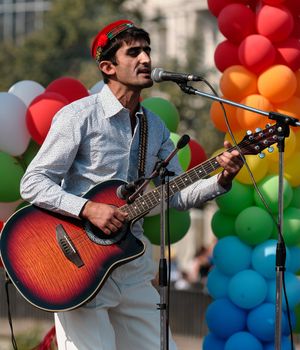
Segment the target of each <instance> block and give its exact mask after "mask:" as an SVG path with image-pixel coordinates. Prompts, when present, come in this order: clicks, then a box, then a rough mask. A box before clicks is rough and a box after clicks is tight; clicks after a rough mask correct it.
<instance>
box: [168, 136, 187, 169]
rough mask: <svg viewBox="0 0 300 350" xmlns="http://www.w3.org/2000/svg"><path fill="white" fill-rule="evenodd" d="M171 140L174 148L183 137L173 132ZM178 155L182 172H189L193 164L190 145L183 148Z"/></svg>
mask: <svg viewBox="0 0 300 350" xmlns="http://www.w3.org/2000/svg"><path fill="white" fill-rule="evenodd" d="M170 138H171V140H172V141H173V143H174V146H176V145H177V142H178V141H179V139H180V138H181V136H179V135H178V134H175V133H174V132H171V135H170ZM177 155H178V160H179V163H180V165H181V167H182V170H184V171H185V170H187V168H188V167H189V165H190V162H191V149H190V147H189V145H186V146H185V147H183V148H181V149H180V150H179V151H178V153H177Z"/></svg>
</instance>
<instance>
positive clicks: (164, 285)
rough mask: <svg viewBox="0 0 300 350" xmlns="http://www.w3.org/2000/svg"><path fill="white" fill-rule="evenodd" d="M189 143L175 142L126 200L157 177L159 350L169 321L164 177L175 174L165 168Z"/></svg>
mask: <svg viewBox="0 0 300 350" xmlns="http://www.w3.org/2000/svg"><path fill="white" fill-rule="evenodd" d="M189 141H190V137H189V136H188V135H183V136H182V137H181V138H180V140H179V141H178V142H177V145H176V148H175V149H174V150H173V151H172V152H171V153H170V154H169V155H168V157H167V158H166V159H165V160H162V161H160V162H158V163H156V166H155V168H154V171H153V173H152V174H151V175H150V177H149V178H147V179H146V180H145V181H144V183H143V184H142V185H141V186H140V187H139V188H138V189H137V190H136V191H135V192H134V193H133V194H132V195H131V196H130V197H129V198H128V201H129V202H130V203H133V202H134V200H135V199H136V198H137V196H139V195H140V193H141V192H142V191H143V190H144V189H145V187H146V186H147V185H148V184H149V183H150V181H151V180H152V179H154V178H155V177H157V176H159V177H160V178H161V186H160V260H159V289H160V293H159V294H160V303H159V304H157V309H158V310H160V349H161V350H169V319H168V310H169V306H168V302H169V300H168V268H167V267H168V264H167V259H166V257H165V247H166V234H165V232H166V230H165V226H166V225H165V221H166V220H165V205H166V203H165V202H166V181H165V180H166V177H167V176H174V175H175V173H173V172H170V171H169V170H168V169H167V166H168V164H169V162H170V160H171V159H172V158H173V157H174V156H175V155H176V153H177V152H178V151H179V150H180V149H181V148H183V147H185V146H186V145H187V144H188V143H189Z"/></svg>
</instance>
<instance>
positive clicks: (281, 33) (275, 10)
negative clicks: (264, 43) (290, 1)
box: [256, 5, 294, 42]
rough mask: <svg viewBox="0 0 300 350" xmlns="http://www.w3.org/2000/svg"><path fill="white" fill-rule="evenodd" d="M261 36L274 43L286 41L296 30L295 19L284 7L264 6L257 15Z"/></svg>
mask: <svg viewBox="0 0 300 350" xmlns="http://www.w3.org/2000/svg"><path fill="white" fill-rule="evenodd" d="M256 26H257V31H258V33H259V34H261V35H264V36H266V37H267V38H269V39H270V40H271V41H272V42H279V41H282V40H286V39H287V38H288V37H289V36H290V34H291V33H292V31H293V29H294V19H293V16H292V14H291V12H290V11H289V9H288V8H286V7H284V6H277V7H275V6H269V5H264V6H262V7H261V9H260V10H259V11H258V13H257V21H256Z"/></svg>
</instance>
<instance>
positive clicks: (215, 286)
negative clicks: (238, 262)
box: [206, 267, 229, 299]
mask: <svg viewBox="0 0 300 350" xmlns="http://www.w3.org/2000/svg"><path fill="white" fill-rule="evenodd" d="M228 283H229V277H228V276H227V275H225V274H224V273H222V272H221V271H220V270H219V269H218V268H217V267H214V268H213V269H212V270H211V271H210V272H209V274H208V277H207V283H206V287H207V289H208V292H209V294H210V296H212V297H213V298H214V299H218V298H226V297H227V288H228Z"/></svg>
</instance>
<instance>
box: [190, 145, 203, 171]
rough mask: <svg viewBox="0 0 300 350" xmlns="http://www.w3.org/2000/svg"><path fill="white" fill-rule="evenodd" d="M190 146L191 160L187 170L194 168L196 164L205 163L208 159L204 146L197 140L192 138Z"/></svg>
mask: <svg viewBox="0 0 300 350" xmlns="http://www.w3.org/2000/svg"><path fill="white" fill-rule="evenodd" d="M189 147H190V150H191V161H190V164H189V166H188V169H187V170H189V169H192V168H194V167H195V166H196V165H198V164H201V163H203V162H204V161H205V160H206V159H207V155H206V153H205V151H204V149H203V147H202V146H201V145H200V143H198V142H197V141H196V140H193V139H190V142H189Z"/></svg>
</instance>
